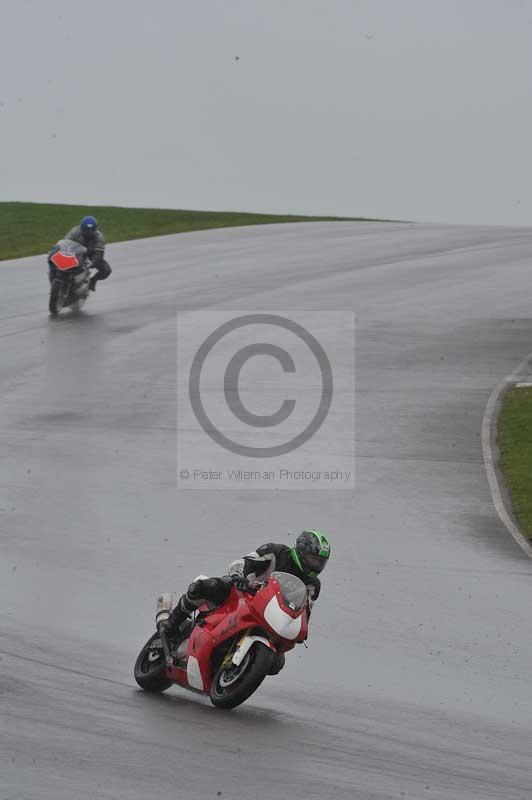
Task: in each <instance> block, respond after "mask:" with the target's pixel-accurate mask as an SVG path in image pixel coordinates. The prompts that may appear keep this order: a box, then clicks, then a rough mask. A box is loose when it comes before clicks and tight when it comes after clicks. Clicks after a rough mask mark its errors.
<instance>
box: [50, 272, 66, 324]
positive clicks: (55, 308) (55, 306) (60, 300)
mask: <svg viewBox="0 0 532 800" xmlns="http://www.w3.org/2000/svg"><path fill="white" fill-rule="evenodd" d="M66 292H67V288H66V286H65V284H64V283H63V281H58V280H54V281H52V285H51V287H50V302H49V304H48V309H49V311H50V314H51V315H52V317H56V316H57V315H58V314H59V312H60V311H61V309H62V308H63V306H64V305H65V298H66Z"/></svg>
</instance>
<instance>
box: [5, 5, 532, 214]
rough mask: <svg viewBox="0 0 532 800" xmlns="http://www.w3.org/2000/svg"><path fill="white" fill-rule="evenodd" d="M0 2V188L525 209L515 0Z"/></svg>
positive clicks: (217, 202)
mask: <svg viewBox="0 0 532 800" xmlns="http://www.w3.org/2000/svg"><path fill="white" fill-rule="evenodd" d="M0 10H1V22H0V199H1V200H34V201H41V202H44V201H51V202H67V203H78V202H79V203H109V204H116V205H118V204H120V205H122V204H123V205H137V206H143V205H144V206H160V207H172V208H196V209H220V210H221V209H226V210H242V211H252V210H254V211H271V212H303V213H316V214H318V213H334V214H343V215H363V216H380V217H390V218H396V219H398V218H399V219H416V220H427V221H438V222H463V223H477V222H478V223H490V224H491V223H494V224H496V223H501V224H524V225H528V224H531V223H532V189H531V178H532V174H531V173H532V170H531V151H532V124H531V122H532V104H531V94H532V93H531V84H532V57H531V47H530V45H531V39H532V0H523V1H522V2H520V1H519V0H461V2H460V1H459V0H361V1H360V2H355V0H328V2H326V0H323V2H317V0H267V2H266V1H264V2H262V0H241V1H240V0H239V1H237V0H186V2H182V0H153V2H147V1H146V0H144V1H143V2H141V1H140V0H127V2H126V0H107V2H105V1H104V0H91V2H79V0H46V2H43V1H42V0H16V2H14V1H13V0H0ZM237 56H238V57H239V59H238V60H236V57H237Z"/></svg>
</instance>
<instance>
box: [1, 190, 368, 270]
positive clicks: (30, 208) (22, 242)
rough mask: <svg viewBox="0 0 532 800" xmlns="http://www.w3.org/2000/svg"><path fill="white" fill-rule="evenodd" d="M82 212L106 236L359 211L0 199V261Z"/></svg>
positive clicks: (22, 252)
mask: <svg viewBox="0 0 532 800" xmlns="http://www.w3.org/2000/svg"><path fill="white" fill-rule="evenodd" d="M85 214H93V215H94V216H95V217H96V218H97V219H98V222H99V223H100V225H101V227H102V230H103V232H104V235H105V238H106V240H107V241H108V242H124V241H127V240H129V239H144V238H146V237H148V236H163V235H164V234H167V233H184V232H186V231H200V230H205V229H206V228H229V227H234V226H240V225H268V224H272V223H279V222H325V221H335V220H350V221H362V220H363V218H362V217H305V216H290V215H276V214H245V213H233V212H230V211H180V210H171V209H160V208H118V207H115V206H71V205H54V204H48V203H0V261H3V260H5V259H7V258H21V257H23V256H33V255H38V254H39V253H46V252H47V251H48V250H49V249H50V247H51V246H52V245H53V244H54V243H55V242H56V241H57V240H58V239H60V238H61V237H62V236H63V235H64V234H65V233H66V231H67V230H68V229H69V228H71V227H72V226H74V225H77V224H78V222H79V220H80V219H81V217H82V216H84V215H85ZM365 221H369V220H365ZM372 221H378V220H372Z"/></svg>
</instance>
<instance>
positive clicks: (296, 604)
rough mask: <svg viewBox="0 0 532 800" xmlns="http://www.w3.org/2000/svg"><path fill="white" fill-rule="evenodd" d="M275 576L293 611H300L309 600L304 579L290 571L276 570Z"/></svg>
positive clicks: (273, 575)
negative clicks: (291, 573)
mask: <svg viewBox="0 0 532 800" xmlns="http://www.w3.org/2000/svg"><path fill="white" fill-rule="evenodd" d="M272 577H273V578H275V580H276V581H277V583H278V584H279V588H280V589H281V594H282V596H283V600H284V602H285V603H286V605H287V606H288V608H291V609H292V611H299V610H300V609H301V608H303V606H304V605H305V603H306V602H307V587H306V586H305V584H304V583H303V581H302V580H300V579H299V578H297V577H296V576H295V575H290V574H289V573H288V572H274V573H272Z"/></svg>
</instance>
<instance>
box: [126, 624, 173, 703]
mask: <svg viewBox="0 0 532 800" xmlns="http://www.w3.org/2000/svg"><path fill="white" fill-rule="evenodd" d="M133 674H134V676H135V680H136V681H137V683H138V685H139V686H140V688H141V689H144V691H145V692H154V693H157V692H164V691H165V689H168V688H169V687H170V686H171V685H172V681H169V680H168V678H167V677H166V663H165V660H164V652H163V649H162V646H161V639H160V636H159V634H158V633H154V634H153V636H150V638H149V639H148V641H147V642H146V644H145V645H144V647H143V648H142V650H141V651H140V653H139V654H138V657H137V660H136V662H135V667H134V669H133Z"/></svg>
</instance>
